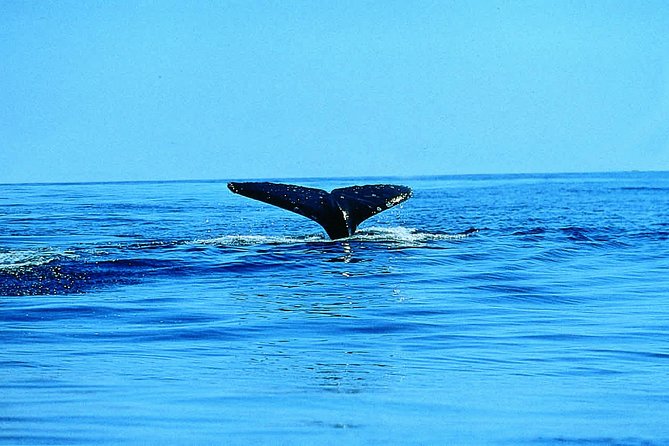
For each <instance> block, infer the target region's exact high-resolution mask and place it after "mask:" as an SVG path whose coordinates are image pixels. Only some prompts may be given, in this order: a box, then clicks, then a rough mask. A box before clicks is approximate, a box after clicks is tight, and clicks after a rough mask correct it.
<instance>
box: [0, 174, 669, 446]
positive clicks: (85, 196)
mask: <svg viewBox="0 0 669 446" xmlns="http://www.w3.org/2000/svg"><path fill="white" fill-rule="evenodd" d="M276 181H280V180H276ZM283 181H284V182H290V183H297V184H301V185H304V186H310V187H318V188H323V189H327V190H330V189H332V188H336V187H343V186H349V185H353V184H366V183H393V184H403V185H406V186H410V187H411V188H412V189H413V191H414V194H413V197H412V198H411V199H410V200H408V201H407V202H405V203H403V204H402V205H400V206H397V207H395V208H393V209H390V210H388V211H385V212H383V213H381V214H378V215H376V216H374V217H372V218H371V219H369V220H367V221H366V222H364V223H363V224H362V225H361V226H360V228H359V232H358V233H357V234H356V235H355V236H354V237H352V238H350V239H345V240H339V241H330V240H328V239H327V236H326V235H325V233H324V231H323V230H322V228H321V227H320V226H318V225H317V224H316V223H314V222H312V221H310V220H308V219H306V218H303V217H300V216H298V215H295V214H292V213H290V212H286V211H283V210H281V209H278V208H275V207H272V206H269V205H266V204H263V203H259V202H256V201H253V200H249V199H246V198H244V197H241V196H238V195H234V194H232V193H230V192H229V191H228V190H227V188H226V182H225V181H191V182H128V183H88V184H34V185H1V186H0V345H1V347H0V444H8V445H22V444H36V445H41V444H49V445H61V444H62V445H73V444H86V445H88V444H142V445H151V444H156V445H164V444H183V445H200V444H231V445H249V444H272V445H293V444H298V445H299V444H305V445H306V444H308V445H312V444H318V445H341V444H346V445H377V444H378V445H387V444H398V445H433V444H435V445H441V444H454V445H456V444H457V445H481V444H495V445H496V444H499V445H553V444H559V445H667V444H669V173H667V172H664V173H662V172H657V173H643V172H629V173H593V174H555V175H473V176H439V177H409V178H339V179H297V180H296V179H292V180H291V179H288V180H283ZM470 229H475V230H470ZM468 230H470V231H468Z"/></svg>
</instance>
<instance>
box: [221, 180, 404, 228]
mask: <svg viewBox="0 0 669 446" xmlns="http://www.w3.org/2000/svg"><path fill="white" fill-rule="evenodd" d="M228 189H230V190H231V191H232V192H234V193H236V194H239V195H243V196H245V197H248V198H253V199H254V200H259V201H262V202H265V203H268V204H271V205H274V206H278V207H280V208H282V209H286V210H288V211H291V212H295V213H296V214H300V215H303V216H305V217H307V218H310V219H312V220H314V221H315V222H316V223H318V224H319V225H321V226H323V229H325V232H327V234H328V236H329V237H330V238H331V239H333V240H335V239H340V238H344V237H350V236H352V235H353V234H354V233H355V230H356V229H357V228H358V225H359V224H360V223H362V222H363V221H365V220H367V219H368V218H369V217H371V216H372V215H375V214H378V213H379V212H381V211H385V210H386V209H389V208H391V207H393V206H395V205H397V204H400V203H402V202H403V201H405V200H408V199H409V197H411V189H410V188H408V187H406V186H396V185H393V184H370V185H367V186H351V187H344V188H341V189H334V190H333V191H332V192H326V191H324V190H321V189H315V188H312V187H303V186H295V185H293V184H280V183H268V182H249V183H235V182H231V183H228Z"/></svg>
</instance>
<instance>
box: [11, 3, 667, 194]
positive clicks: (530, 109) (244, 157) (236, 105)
mask: <svg viewBox="0 0 669 446" xmlns="http://www.w3.org/2000/svg"><path fill="white" fill-rule="evenodd" d="M667 36H669V2H666V1H664V0H662V1H652V0H649V1H606V0H598V1H587V0H580V1H567V0H564V1H548V0H546V1H541V0H536V1H499V2H496V1H483V0H480V1H470V0H468V1H447V0H442V1H436V2H430V1H415V2H414V1H392V0H384V1H364V0H360V1H350V2H349V1H335V2H331V1H306V0H294V1H292V0H291V1H287V0H286V1H246V0H244V1H232V0H231V1H204V0H203V1H197V2H183V1H168V0H156V1H130V0H119V1H99V2H98V1H85V2H83V1H46V0H45V1H22V0H5V1H0V183H23V182H26V183H30V182H80V181H82V182H83V181H134V180H185V179H252V178H300V177H340V176H344V177H355V176H414V175H451V174H477V173H551V172H601V171H627V170H669V38H668V37H667Z"/></svg>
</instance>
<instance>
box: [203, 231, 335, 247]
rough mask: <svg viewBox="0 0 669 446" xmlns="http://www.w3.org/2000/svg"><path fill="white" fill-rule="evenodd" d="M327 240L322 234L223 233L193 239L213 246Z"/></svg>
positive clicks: (285, 243)
mask: <svg viewBox="0 0 669 446" xmlns="http://www.w3.org/2000/svg"><path fill="white" fill-rule="evenodd" d="M326 241H328V240H327V239H326V238H324V237H323V236H318V235H311V236H304V237H288V236H268V235H242V234H237V235H224V236H222V237H215V238H211V239H201V240H195V241H194V243H197V244H201V245H215V246H254V245H290V244H298V243H314V242H326Z"/></svg>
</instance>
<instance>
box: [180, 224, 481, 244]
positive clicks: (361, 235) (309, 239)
mask: <svg viewBox="0 0 669 446" xmlns="http://www.w3.org/2000/svg"><path fill="white" fill-rule="evenodd" d="M469 235H470V234H434V233H430V232H421V231H418V230H417V229H415V228H406V227H403V226H395V227H377V226H372V227H369V228H364V229H361V230H359V231H358V232H357V233H356V234H355V235H354V236H353V237H351V238H349V239H343V240H330V239H328V238H327V237H326V236H325V235H324V234H323V235H320V234H319V235H307V236H299V237H294V236H293V237H291V236H267V235H243V234H237V235H225V236H221V237H215V238H210V239H201V240H195V241H194V242H193V243H196V244H202V245H215V246H254V245H290V244H301V243H328V242H332V243H336V242H341V241H346V240H352V241H363V242H365V241H368V242H390V243H401V244H410V245H411V244H421V243H426V242H430V241H438V240H459V239H463V238H466V237H468V236H469Z"/></svg>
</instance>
